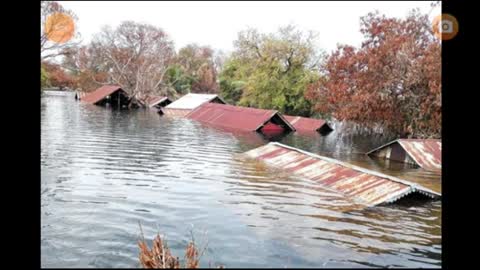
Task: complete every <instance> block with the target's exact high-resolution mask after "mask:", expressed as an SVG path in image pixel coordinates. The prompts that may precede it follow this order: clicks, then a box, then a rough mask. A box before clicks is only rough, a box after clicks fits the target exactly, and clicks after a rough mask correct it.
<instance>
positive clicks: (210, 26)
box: [59, 1, 441, 52]
mask: <svg viewBox="0 0 480 270" xmlns="http://www.w3.org/2000/svg"><path fill="white" fill-rule="evenodd" d="M59 2H60V3H61V4H62V5H63V6H64V7H65V8H67V9H71V10H72V11H73V12H74V13H76V14H77V16H78V24H77V29H78V31H80V34H81V36H82V39H83V41H84V42H89V41H90V40H91V38H92V36H93V34H95V33H97V32H99V31H100V28H101V27H102V26H103V25H111V26H112V27H115V26H117V25H118V24H120V22H122V21H125V20H132V21H136V22H143V23H149V24H152V25H155V26H158V27H161V28H163V30H165V31H166V32H167V33H168V34H169V35H170V38H171V39H172V40H173V41H174V43H175V49H176V50H177V51H178V49H179V48H181V47H183V46H185V45H187V44H189V43H197V44H199V45H209V46H211V47H212V48H213V49H220V50H223V51H224V52H230V51H231V50H233V41H234V40H235V39H236V38H237V33H238V32H239V31H241V30H245V29H246V28H247V27H249V26H250V27H254V28H257V29H259V30H260V32H268V33H269V32H274V31H276V30H277V29H278V27H279V26H284V25H287V24H290V23H292V24H294V25H296V26H298V27H299V28H300V29H302V30H314V31H316V32H317V33H318V34H319V36H318V44H317V45H318V46H319V48H321V49H324V50H326V51H327V52H330V51H331V50H333V49H335V48H336V46H337V44H349V45H353V46H359V45H360V43H361V41H362V36H361V34H360V31H359V30H360V17H361V16H364V15H366V14H367V13H368V12H371V11H374V10H379V11H380V13H383V14H386V15H387V16H389V17H390V16H391V17H405V16H406V15H407V13H408V11H409V10H411V9H412V8H417V7H418V8H420V10H421V12H422V13H427V14H428V13H430V17H431V19H433V17H434V16H436V15H438V14H440V12H441V11H440V9H441V8H440V7H437V8H435V9H433V10H432V8H431V6H430V3H431V2H429V1H426V2H424V1H405V2H403V1H398V2H390V1H385V2H379V1H365V2H333V1H332V2H307V1H305V2H304V1H302V2H299V1H295V2H294V1H291V2H217V1H212V2H174V1H172V2H124V1H122V2H110V1H99V2H96V1H85V2H83V1H79V2H63V1H59Z"/></svg>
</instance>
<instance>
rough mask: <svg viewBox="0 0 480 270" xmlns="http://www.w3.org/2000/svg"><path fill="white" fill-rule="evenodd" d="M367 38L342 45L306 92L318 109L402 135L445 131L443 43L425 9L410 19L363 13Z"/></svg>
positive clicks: (413, 14)
mask: <svg viewBox="0 0 480 270" xmlns="http://www.w3.org/2000/svg"><path fill="white" fill-rule="evenodd" d="M361 33H362V34H363V35H364V38H365V40H364V42H363V44H362V46H361V47H360V48H358V49H356V48H354V47H351V46H340V47H339V48H338V49H337V50H336V51H335V52H333V53H332V54H331V55H330V56H329V58H328V60H327V61H326V63H325V64H324V65H323V67H322V71H323V72H324V74H325V76H324V77H323V78H321V79H320V80H318V81H317V82H315V83H314V84H311V85H310V87H309V89H308V91H307V93H306V98H307V99H308V100H310V101H311V102H312V103H314V109H315V110H316V111H317V112H319V113H321V114H323V115H330V116H333V117H334V118H336V119H338V120H351V121H354V122H357V123H360V124H363V125H365V126H367V127H373V126H375V125H381V126H383V127H384V128H386V129H388V130H390V131H394V132H396V133H397V134H399V135H400V136H410V137H421V138H423V137H440V133H441V43H440V41H439V40H436V38H435V37H434V36H433V34H432V32H431V25H430V22H429V20H428V17H427V16H426V15H420V14H419V13H418V12H415V11H414V12H412V13H411V14H410V15H409V16H408V17H407V18H406V19H396V18H386V17H385V16H381V15H379V14H378V13H370V14H368V15H367V16H365V17H363V18H362V19H361Z"/></svg>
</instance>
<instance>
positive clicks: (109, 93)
mask: <svg viewBox="0 0 480 270" xmlns="http://www.w3.org/2000/svg"><path fill="white" fill-rule="evenodd" d="M80 100H81V101H82V102H85V103H89V104H95V105H100V106H106V105H110V106H112V107H117V108H123V107H127V106H128V105H129V104H130V101H131V99H130V97H129V96H128V94H127V92H125V91H124V90H123V89H122V88H121V87H120V86H118V85H104V86H102V87H100V88H98V89H97V90H95V91H93V92H91V93H88V94H86V95H85V96H83V97H82V98H81V99H80Z"/></svg>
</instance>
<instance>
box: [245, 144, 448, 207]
mask: <svg viewBox="0 0 480 270" xmlns="http://www.w3.org/2000/svg"><path fill="white" fill-rule="evenodd" d="M245 155H246V156H247V157H250V158H254V159H257V160H261V161H263V162H265V163H266V164H267V165H270V166H273V167H276V168H279V169H282V170H286V171H288V172H291V173H292V174H295V175H298V176H301V177H304V178H306V179H310V180H312V181H315V182H317V183H318V184H319V185H321V186H322V187H325V188H329V189H331V190H334V191H336V192H339V193H341V194H343V195H344V196H346V197H347V198H349V199H351V200H352V201H354V202H356V203H359V204H363V205H366V206H375V205H379V204H387V203H393V202H396V201H397V200H399V199H400V198H403V197H405V196H407V195H410V194H415V193H417V194H421V195H423V196H426V197H430V198H439V197H440V196H441V194H440V193H438V192H435V191H433V190H431V189H428V188H426V187H424V186H421V185H419V184H417V183H413V182H410V181H406V180H403V179H400V178H396V177H393V176H389V175H386V174H383V173H379V172H376V171H372V170H368V169H365V168H362V167H359V166H355V165H352V164H349V163H345V162H342V161H339V160H336V159H332V158H328V157H324V156H319V155H316V154H313V153H309V152H306V151H303V150H300V149H298V148H293V147H290V146H287V145H283V144H280V143H277V142H271V143H269V144H267V145H264V146H261V147H258V148H255V149H252V150H250V151H247V152H246V153H245Z"/></svg>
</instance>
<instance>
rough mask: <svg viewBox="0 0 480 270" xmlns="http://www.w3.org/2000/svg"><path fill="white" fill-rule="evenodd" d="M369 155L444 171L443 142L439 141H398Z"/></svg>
mask: <svg viewBox="0 0 480 270" xmlns="http://www.w3.org/2000/svg"><path fill="white" fill-rule="evenodd" d="M367 155H369V156H374V157H380V158H386V159H390V160H394V161H399V162H404V163H408V164H413V165H416V166H418V167H421V168H423V169H426V170H441V169H442V141H441V140H437V139H424V140H422V139H398V140H395V141H393V142H389V143H387V144H385V145H382V146H380V147H378V148H375V149H373V150H372V151H370V152H368V153H367Z"/></svg>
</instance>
